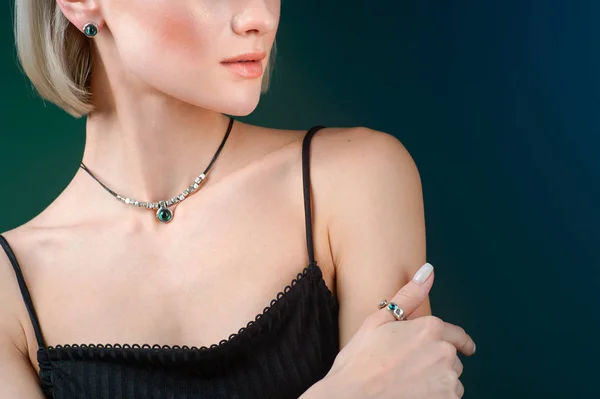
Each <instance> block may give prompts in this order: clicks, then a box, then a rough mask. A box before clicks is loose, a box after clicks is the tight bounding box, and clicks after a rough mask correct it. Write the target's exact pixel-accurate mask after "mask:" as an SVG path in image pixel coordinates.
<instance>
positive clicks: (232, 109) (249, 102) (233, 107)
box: [208, 86, 261, 116]
mask: <svg viewBox="0 0 600 399" xmlns="http://www.w3.org/2000/svg"><path fill="white" fill-rule="evenodd" d="M260 95H261V93H260V86H258V87H257V88H256V89H255V88H252V89H250V88H246V90H243V89H238V90H237V91H236V90H235V89H231V90H226V89H225V90H223V95H222V96H219V98H218V101H215V100H217V99H216V98H215V99H213V101H212V102H211V103H212V104H211V105H210V106H208V108H211V109H214V110H216V111H218V112H221V113H223V114H228V115H232V116H246V115H249V114H251V113H252V112H253V111H254V110H255V109H256V107H257V106H258V102H259V101H260Z"/></svg>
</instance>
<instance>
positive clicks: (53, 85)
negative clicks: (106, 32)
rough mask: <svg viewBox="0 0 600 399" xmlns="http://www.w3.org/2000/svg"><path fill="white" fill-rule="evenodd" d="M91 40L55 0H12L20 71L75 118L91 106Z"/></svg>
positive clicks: (264, 84) (265, 79)
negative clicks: (13, 2) (68, 17)
mask: <svg viewBox="0 0 600 399" xmlns="http://www.w3.org/2000/svg"><path fill="white" fill-rule="evenodd" d="M92 40H93V39H89V38H87V37H86V36H85V35H84V34H83V33H82V32H81V31H80V30H79V29H77V28H76V27H75V26H73V24H71V22H70V21H69V20H68V19H67V18H66V17H65V16H64V14H63V13H62V11H61V10H60V8H59V7H58V6H57V5H56V1H55V0H15V41H16V46H17V55H18V58H19V62H20V63H21V66H22V68H23V71H24V72H25V74H26V75H27V77H28V78H29V79H30V80H31V83H32V84H33V86H34V88H35V90H36V91H37V92H38V93H39V95H40V96H41V97H42V98H44V99H46V100H48V101H50V102H52V103H54V104H56V105H57V106H58V107H60V108H62V109H63V110H65V111H66V112H67V113H69V114H70V115H72V116H74V117H76V118H80V117H82V116H84V115H87V114H88V113H90V112H91V111H92V110H93V109H94V106H93V104H92V101H91V93H90V77H91V74H92V65H93V61H94V60H93V55H94V51H93V43H92ZM275 53H276V45H275V43H273V48H272V50H271V54H270V59H269V64H268V65H267V67H266V70H265V74H264V76H263V81H262V87H261V93H265V92H267V90H268V89H269V84H270V80H271V70H272V69H273V65H272V64H273V60H274V58H275Z"/></svg>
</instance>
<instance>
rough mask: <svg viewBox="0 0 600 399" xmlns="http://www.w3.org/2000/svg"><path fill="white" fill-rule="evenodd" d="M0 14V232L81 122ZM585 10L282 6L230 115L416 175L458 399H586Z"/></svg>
mask: <svg viewBox="0 0 600 399" xmlns="http://www.w3.org/2000/svg"><path fill="white" fill-rule="evenodd" d="M12 7H13V6H12V1H11V2H9V3H8V4H7V3H4V4H3V5H2V6H0V30H1V33H0V71H1V73H0V79H2V80H1V83H2V89H3V90H2V94H1V95H0V121H1V122H0V179H1V183H0V198H2V200H3V201H4V202H5V208H4V209H5V210H4V211H3V212H2V218H0V231H5V230H8V229H10V228H13V227H16V226H18V225H20V224H21V223H24V222H25V221H27V220H29V219H30V218H32V217H33V216H35V215H36V214H37V213H39V212H40V211H42V210H43V209H44V208H45V207H46V206H47V205H48V204H49V203H50V202H51V201H52V200H53V199H54V198H55V197H56V196H57V195H58V194H59V193H60V192H61V191H62V189H63V188H64V187H65V186H66V184H67V183H68V181H69V180H70V179H71V177H72V176H73V175H74V173H75V172H76V170H77V167H78V162H79V160H80V157H81V154H82V150H83V144H84V142H83V140H84V135H83V133H84V120H74V119H72V118H71V117H70V116H68V115H67V114H66V113H63V112H62V111H60V110H58V109H57V108H56V107H54V106H53V105H51V104H46V105H45V104H44V103H43V102H42V101H41V100H40V99H39V98H37V97H36V95H35V94H34V93H33V91H32V90H31V89H30V85H29V83H28V81H27V80H26V78H25V77H24V76H23V75H22V74H21V73H20V71H19V68H18V67H17V64H16V55H15V52H14V47H13V34H12V21H11V12H12ZM599 68H600V2H597V1H593V0H578V1H558V0H547V1H532V0H531V1H510V0H509V1H502V2H490V1H481V0H477V1H476V0H470V1H461V2H458V1H453V0H446V1H426V0H418V1H417V0H412V1H391V0H387V1H385V0H384V1H377V2H365V1H358V0H345V1H344V2H333V1H329V2H324V1H322V0H320V1H317V0H303V1H296V2H288V1H283V7H282V20H281V25H280V31H279V33H278V56H277V67H276V70H275V73H274V75H275V76H274V81H273V84H272V88H271V91H270V92H269V93H268V94H267V95H266V96H264V98H263V99H262V101H261V103H260V105H259V107H258V109H257V110H256V111H255V112H254V113H253V114H252V115H250V116H249V117H246V118H242V119H245V120H246V121H249V122H253V123H257V124H261V125H270V126H274V127H285V128H294V129H300V128H308V127H310V126H312V125H314V124H324V125H329V126H357V125H363V126H369V127H371V128H374V129H378V130H383V131H386V132H389V133H392V134H394V135H395V136H396V137H398V138H399V139H400V140H401V141H402V142H403V143H404V145H405V146H406V147H407V148H408V150H409V151H410V152H411V154H412V155H413V157H414V159H415V161H416V163H417V165H418V166H419V169H420V171H421V178H422V181H423V190H424V198H425V208H426V219H427V232H428V233H427V234H428V259H429V261H430V262H431V263H433V264H434V265H435V266H436V270H437V272H436V273H437V275H436V276H437V277H436V284H435V286H434V289H433V292H432V295H431V301H432V306H433V309H434V313H435V314H437V315H438V316H440V317H442V318H444V319H445V320H447V321H450V322H453V323H456V324H459V325H461V326H463V327H464V328H465V329H466V330H467V331H468V332H469V333H470V334H471V335H472V336H473V337H474V338H475V340H476V342H477V345H478V346H477V349H478V353H477V354H476V355H475V356H474V357H472V358H468V359H463V360H464V364H465V372H464V374H463V377H462V381H463V383H464V385H465V387H466V394H465V398H486V399H492V398H534V397H535V398H538V397H539V398H597V397H600V385H599V384H598V383H597V381H596V380H597V374H598V372H599V371H600V366H599V365H598V364H599V359H600V356H599V355H600V344H599V342H598V337H599V336H600V317H599V315H598V305H599V303H600V297H599V295H598V290H599V288H600V270H599V266H600V265H599V262H598V260H599V259H598V248H599V241H600V227H599V226H600V215H599V211H598V204H599V199H600V185H599V184H598V181H599V178H600V162H599V161H598V153H599V150H600V145H599V144H600V138H599V137H600V136H599V134H598V133H599V130H600V113H599V112H598V107H599V105H600V73H599V71H600V69H599Z"/></svg>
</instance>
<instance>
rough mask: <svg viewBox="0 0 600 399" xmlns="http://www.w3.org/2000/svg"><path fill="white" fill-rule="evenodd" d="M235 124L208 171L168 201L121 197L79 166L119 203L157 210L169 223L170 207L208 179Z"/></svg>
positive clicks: (157, 216)
mask: <svg viewBox="0 0 600 399" xmlns="http://www.w3.org/2000/svg"><path fill="white" fill-rule="evenodd" d="M233 122H234V119H233V118H231V117H229V126H228V127H227V132H226V133H225V137H223V141H221V145H220V146H219V148H218V149H217V152H216V153H215V155H214V156H213V158H212V160H211V161H210V163H209V164H208V166H207V168H206V170H205V171H204V172H202V173H201V174H200V175H199V176H198V177H196V178H195V179H194V182H193V183H192V184H191V185H190V186H189V187H188V188H186V189H185V190H183V191H182V192H181V193H179V194H178V195H176V196H174V197H172V198H170V199H168V200H162V201H156V202H155V201H138V200H135V199H133V198H131V197H123V196H122V195H119V194H117V193H115V192H114V191H113V190H111V189H110V188H108V187H107V186H106V185H105V184H104V183H102V182H101V181H100V180H99V179H98V178H97V177H96V176H95V175H94V174H93V173H92V172H91V171H90V170H89V169H88V168H87V166H85V165H84V164H83V162H81V165H80V166H79V167H80V168H81V169H83V170H85V171H86V172H87V173H88V174H89V175H90V176H92V177H93V178H94V180H96V181H97V182H98V183H100V185H101V186H102V187H104V189H105V190H106V191H108V192H109V193H110V194H111V195H112V196H113V197H115V198H116V199H118V200H119V201H122V202H124V203H125V204H128V205H133V206H136V207H139V208H146V209H153V210H154V209H157V211H156V218H157V219H158V220H159V221H160V222H162V223H169V222H170V221H171V220H173V217H174V214H173V211H172V210H171V209H169V207H170V206H173V205H175V204H177V203H179V202H181V201H183V200H184V199H186V198H187V197H188V196H189V195H190V194H192V193H193V192H195V191H196V190H197V189H198V188H199V187H200V185H201V184H202V182H203V181H204V179H205V178H206V175H208V172H210V170H211V168H212V165H213V164H214V163H215V161H216V160H217V157H218V156H219V154H220V153H221V150H222V149H223V146H224V145H225V142H226V141H227V138H228V137H229V133H231V128H232V126H233Z"/></svg>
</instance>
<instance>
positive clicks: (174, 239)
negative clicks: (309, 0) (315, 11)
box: [0, 0, 474, 399]
mask: <svg viewBox="0 0 600 399" xmlns="http://www.w3.org/2000/svg"><path fill="white" fill-rule="evenodd" d="M279 16H280V0H219V1H215V0H195V1H187V0H175V1H174V0H154V1H147V0H144V1H142V0H16V37H17V45H18V53H19V58H20V61H21V64H22V66H23V69H24V71H25V72H26V74H27V76H28V77H29V78H30V80H31V81H32V83H33V84H34V86H35V87H36V89H37V91H38V92H39V94H40V95H41V96H42V97H44V98H45V99H47V100H49V101H51V102H53V103H55V104H57V105H58V106H59V107H61V108H62V109H64V110H65V111H66V112H68V113H70V114H71V115H73V116H75V117H82V116H86V118H87V119H86V122H87V125H86V143H85V150H84V153H83V156H82V163H81V165H80V168H79V169H78V172H77V173H76V174H75V176H74V177H73V179H72V181H71V182H70V184H68V186H67V187H66V188H65V190H64V191H63V192H62V193H61V194H60V195H59V196H58V198H57V199H56V200H55V201H54V202H53V203H52V204H50V205H49V206H48V207H47V209H45V210H44V211H43V212H42V213H41V214H39V215H38V216H37V217H35V218H34V219H33V220H31V221H29V222H27V223H25V224H24V225H22V226H19V227H17V228H15V229H13V230H10V231H7V232H5V233H3V234H2V236H0V244H2V247H3V249H4V251H5V252H6V255H7V256H6V257H2V258H0V303H2V307H1V308H0V348H1V349H0V386H2V387H3V388H2V390H0V398H40V397H43V396H44V395H45V396H46V397H49V398H62V399H65V398H251V397H252V398H254V397H256V398H297V397H299V396H300V395H302V396H303V397H305V398H318V397H336V398H354V397H356V398H359V397H367V396H366V395H367V394H368V395H369V396H368V397H372V398H388V397H390V398H391V397H396V398H397V397H411V398H421V397H428V398H437V397H439V398H441V397H454V396H447V395H448V393H449V392H450V394H451V395H455V396H456V397H458V396H462V386H461V385H460V382H459V380H458V377H459V376H460V372H461V370H462V366H461V365H460V362H459V361H458V360H457V359H458V358H457V357H456V350H457V348H458V349H459V350H461V351H463V352H464V353H467V354H470V353H472V352H473V351H474V345H471V344H472V341H471V340H470V338H469V337H468V336H467V335H466V334H465V333H464V331H461V330H460V328H458V327H456V326H451V325H449V324H447V323H444V322H442V321H440V320H439V319H437V318H434V317H433V316H429V315H430V307H429V302H428V300H427V292H428V290H429V288H430V287H431V284H432V279H433V277H428V276H431V275H432V273H431V272H432V268H431V267H430V265H425V266H424V267H423V268H421V270H420V272H418V273H417V278H416V279H415V280H414V281H413V282H412V283H409V284H407V286H406V287H408V288H406V289H405V290H404V291H401V292H400V293H398V294H397V296H396V297H394V298H392V296H393V295H394V294H396V293H397V291H398V289H399V288H400V287H401V286H402V285H404V284H406V283H407V282H408V281H409V280H410V279H411V278H412V276H413V274H415V272H416V271H417V269H419V268H420V267H421V266H422V265H423V264H424V263H425V228H424V215H423V201H422V197H421V186H420V179H419V175H418V171H417V169H416V167H415V165H414V162H413V161H412V159H411V157H410V155H409V154H408V153H407V151H406V150H405V148H404V147H403V146H402V144H401V143H400V142H399V141H398V140H396V139H395V138H394V137H393V136H391V135H389V134H387V133H384V132H379V131H374V130H372V129H368V128H364V127H352V128H333V127H323V126H319V125H316V126H314V127H313V128H311V129H309V130H307V131H304V130H302V131H296V130H280V129H271V128H266V127H260V126H252V125H249V124H245V123H242V122H239V121H235V120H234V119H233V118H232V117H229V116H227V115H233V116H242V115H248V114H249V113H251V112H252V111H253V110H254V109H255V107H256V106H257V103H258V101H259V97H260V95H261V92H264V91H265V90H266V89H267V87H268V83H269V79H268V78H269V71H270V69H271V67H272V65H271V64H272V62H273V53H274V51H273V50H274V48H275V47H274V44H275V35H276V31H277V27H278V24H279ZM382 298H388V299H395V300H396V302H395V304H398V308H400V307H402V308H403V309H404V314H402V312H400V311H399V310H398V309H396V310H395V309H394V308H393V307H394V303H392V304H390V305H389V306H384V305H385V304H383V305H382V306H381V308H380V309H377V307H376V305H377V304H378V303H379V302H380V301H381V299H382ZM384 308H385V309H384ZM408 314H410V317H409V318H408V319H412V320H406V321H403V319H404V318H405V316H406V315H408ZM392 316H394V317H392ZM365 320H370V322H369V323H366V322H365ZM396 320H400V321H403V322H402V323H391V322H392V321H396ZM396 337H397V338H400V337H403V338H402V341H401V342H396V343H395V344H394V345H389V344H390V342H391V339H392V338H396ZM391 348H398V349H397V350H391ZM342 349H344V350H343V351H342V352H340V350H342ZM382 349H385V350H382ZM338 352H340V353H339V355H340V356H338ZM375 353H378V354H379V355H374V354H375ZM390 353H391V354H394V357H393V358H390V357H387V358H386V357H385V356H386V355H384V354H387V355H389V354H390ZM342 354H344V356H342ZM386 359H387V360H386ZM334 363H335V366H334ZM332 366H334V367H332ZM392 366H393V367H392ZM406 366H410V367H406ZM365 368H366V369H367V370H370V371H369V372H364V369H365ZM334 371H335V372H334ZM392 377H394V378H396V379H398V378H400V377H403V378H406V382H405V383H403V384H402V389H403V390H402V392H403V393H404V394H405V395H409V396H398V394H397V389H399V388H396V382H397V381H399V380H393V378H392ZM432 379H433V380H435V381H437V382H436V383H433V384H432V383H431V380H432ZM409 382H410V383H409ZM411 384H412V385H411ZM410 386H413V387H414V390H413V391H409V388H410ZM390 395H394V396H390ZM419 395H421V396H419ZM423 395H425V396H423Z"/></svg>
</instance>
